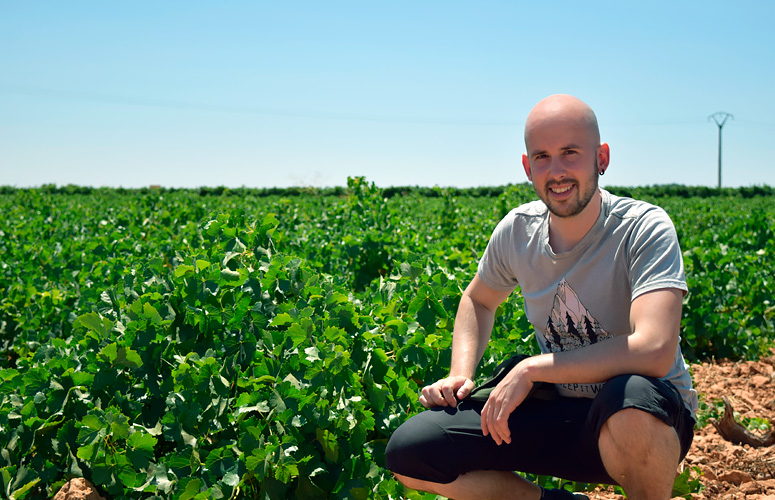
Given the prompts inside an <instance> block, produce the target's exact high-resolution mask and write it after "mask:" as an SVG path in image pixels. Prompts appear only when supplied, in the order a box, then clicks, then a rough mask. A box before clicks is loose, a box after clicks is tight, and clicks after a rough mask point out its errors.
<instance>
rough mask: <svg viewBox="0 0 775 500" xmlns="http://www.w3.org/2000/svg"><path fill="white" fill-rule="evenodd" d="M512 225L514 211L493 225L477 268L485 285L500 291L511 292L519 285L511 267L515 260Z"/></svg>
mask: <svg viewBox="0 0 775 500" xmlns="http://www.w3.org/2000/svg"><path fill="white" fill-rule="evenodd" d="M513 225H514V213H513V212H511V213H509V214H508V215H507V216H506V217H504V218H503V220H501V221H500V222H499V223H498V225H497V226H496V227H495V231H493V234H492V236H491V237H490V241H489V242H488V243H487V248H485V250H484V254H483V255H482V258H481V260H479V268H478V270H477V274H478V276H479V279H481V280H482V281H483V282H484V284H485V285H487V286H488V287H490V288H492V289H493V290H498V291H500V292H511V291H513V290H514V289H515V288H517V286H518V285H519V282H518V281H517V277H516V273H515V272H514V269H513V266H514V264H515V261H516V258H515V257H516V256H515V253H516V249H515V248H514V246H513V241H512V240H513V234H512V233H513Z"/></svg>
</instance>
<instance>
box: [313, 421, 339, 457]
mask: <svg viewBox="0 0 775 500" xmlns="http://www.w3.org/2000/svg"><path fill="white" fill-rule="evenodd" d="M315 434H316V435H317V438H318V442H319V443H320V445H321V446H322V447H323V452H324V453H325V455H326V460H328V461H329V462H334V463H336V462H338V461H339V443H338V442H337V441H336V436H335V435H334V433H332V432H331V431H329V430H328V429H322V428H320V427H318V428H317V429H316V430H315Z"/></svg>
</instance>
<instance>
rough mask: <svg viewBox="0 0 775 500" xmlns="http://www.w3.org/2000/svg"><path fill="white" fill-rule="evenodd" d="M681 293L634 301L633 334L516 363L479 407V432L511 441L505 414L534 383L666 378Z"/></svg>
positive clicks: (664, 292) (668, 290) (652, 294)
mask: <svg viewBox="0 0 775 500" xmlns="http://www.w3.org/2000/svg"><path fill="white" fill-rule="evenodd" d="M682 302H683V292H682V291H681V290H678V289H674V288H664V289H659V290H654V291H651V292H648V293H645V294H643V295H641V296H639V297H638V298H636V299H635V300H633V301H632V304H631V308H630V327H631V333H630V334H629V335H623V336H619V337H614V338H612V339H609V340H606V341H603V342H598V343H596V344H592V345H589V346H585V347H582V348H579V349H574V350H571V351H564V352H558V353H551V354H542V355H540V356H533V357H531V358H528V359H526V360H525V361H523V362H521V363H519V364H518V365H517V366H515V367H514V369H513V370H511V372H509V374H508V375H506V377H505V378H504V379H503V380H502V381H501V383H500V384H498V386H497V387H496V388H495V389H493V391H492V393H491V394H490V398H489V399H488V401H487V403H486V404H485V406H484V408H483V409H482V431H483V432H484V434H485V435H488V434H491V435H492V438H493V439H494V440H495V442H497V443H498V444H500V443H501V442H503V441H505V442H507V443H510V442H511V436H510V433H509V428H508V417H509V415H510V414H511V412H513V411H514V409H516V407H517V406H519V405H520V404H521V403H522V401H524V399H525V398H526V397H527V394H528V393H529V392H530V389H531V388H532V386H533V383H534V382H539V381H540V382H552V383H579V384H587V383H600V382H605V381H606V380H608V379H610V378H612V377H615V376H616V375H621V374H625V373H636V374H640V375H648V376H652V377H657V378H658V377H664V376H665V375H667V373H668V372H669V371H670V367H671V366H672V364H673V361H674V359H675V351H676V348H677V346H678V335H679V330H680V326H681V306H682Z"/></svg>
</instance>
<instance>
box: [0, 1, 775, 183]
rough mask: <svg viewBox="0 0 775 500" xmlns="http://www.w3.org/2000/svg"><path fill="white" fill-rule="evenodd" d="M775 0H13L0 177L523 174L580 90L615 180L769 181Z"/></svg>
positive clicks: (507, 178) (0, 42)
mask: <svg viewBox="0 0 775 500" xmlns="http://www.w3.org/2000/svg"><path fill="white" fill-rule="evenodd" d="M773 18H775V2H771V1H764V0H762V1H758V2H746V1H740V2H729V1H724V2H718V1H712V0H711V1H704V2H688V1H687V2H676V1H670V2H666V1H661V0H657V1H649V2H637V3H630V2H595V1H590V2H572V1H563V0H557V1H554V2H537V1H532V2H518V1H509V2H507V1H488V0H483V1H479V2H462V1H454V0H453V1H444V2H442V1H427V2H422V1H415V2H404V1H400V0H397V1H391V2H355V1H334V0H332V1H329V2H313V1H289V2H269V1H257V2H235V1H224V2H196V1H186V2H183V1H165V2H148V1H135V2H96V1H79V2H54V1H40V2H11V1H6V0H0V68H2V70H0V185H10V186H17V187H28V186H39V185H41V184H44V183H54V184H57V185H64V184H78V185H89V186H123V187H142V186H148V185H152V184H160V185H162V186H166V187H198V186H219V185H224V186H230V187H238V186H248V187H271V186H335V185H344V184H346V181H347V176H353V175H365V176H366V177H367V179H368V180H370V181H372V182H375V183H376V184H377V185H378V186H383V187H386V186H398V185H401V186H403V185H422V186H434V185H438V186H459V187H470V186H491V185H502V184H507V183H519V182H524V181H525V180H526V179H525V176H524V172H523V171H522V167H521V163H520V162H521V154H522V152H523V151H524V143H523V140H522V129H523V124H524V120H525V117H526V115H527V113H528V112H529V111H530V109H531V108H532V106H533V105H534V104H535V103H536V102H537V101H539V100H540V99H542V98H543V97H545V96H547V95H550V94H554V93H569V94H573V95H575V96H577V97H579V98H581V99H582V100H584V101H586V102H587V103H588V104H590V105H591V106H592V107H593V109H594V110H595V111H596V113H597V115H598V121H599V123H600V128H601V135H602V140H604V141H606V142H608V143H609V145H610V147H611V154H612V159H611V168H610V169H609V170H608V172H607V173H606V176H605V177H604V178H602V184H603V185H617V186H636V185H651V184H666V183H680V184H687V185H706V186H715V185H716V184H717V175H718V174H717V155H718V150H717V148H718V142H717V141H718V128H717V127H716V125H715V124H714V123H713V122H711V121H709V120H708V117H709V116H710V115H711V114H712V113H714V112H717V111H725V112H729V113H731V114H733V115H734V119H733V120H730V121H728V122H727V123H726V125H725V126H724V129H723V180H722V181H723V185H724V186H749V185H754V184H767V185H775V163H774V162H773V159H772V158H773V155H772V144H773V139H772V137H773V135H775V99H773V89H775V30H774V29H773V28H772V19H773Z"/></svg>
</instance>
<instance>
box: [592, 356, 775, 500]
mask: <svg viewBox="0 0 775 500" xmlns="http://www.w3.org/2000/svg"><path fill="white" fill-rule="evenodd" d="M773 365H775V359H773V358H769V359H763V360H760V361H746V362H725V361H722V362H717V363H703V364H700V365H693V366H692V376H693V379H694V385H695V388H696V389H697V392H698V393H699V394H700V402H701V403H704V404H705V405H707V406H708V407H710V408H709V409H705V410H703V412H702V413H701V417H702V416H703V415H704V414H707V413H708V411H710V412H711V413H713V412H714V411H715V413H716V414H717V415H718V416H717V418H718V419H720V418H721V415H722V414H723V408H721V409H718V410H714V409H713V407H715V406H716V404H717V402H720V401H721V398H722V397H724V396H726V398H727V399H728V400H729V402H730V403H731V404H732V407H733V408H734V410H735V412H737V413H739V415H737V418H736V420H737V421H738V422H741V421H744V419H764V420H767V421H769V422H771V423H773V424H775V381H774V380H773V379H774V378H775V376H774V373H775V369H774V368H773ZM753 432H754V434H757V435H758V436H762V435H764V434H765V431H753ZM683 466H684V467H690V468H694V467H698V468H699V470H700V471H701V475H700V476H699V478H700V484H701V485H702V490H701V491H700V492H699V493H693V494H692V500H706V499H707V500H710V499H714V500H738V499H747V500H775V446H767V447H758V448H756V447H751V446H749V445H738V444H733V443H731V442H729V441H726V440H725V439H724V438H722V437H721V435H720V434H719V432H718V430H716V428H715V427H714V426H713V425H711V424H707V425H706V426H704V427H703V428H702V429H699V430H698V431H697V432H696V433H695V437H694V443H693V444H692V448H691V449H690V450H689V454H688V455H687V456H686V460H685V462H684V464H683ZM692 474H694V471H692ZM694 477H696V476H694ZM589 497H590V498H591V499H600V500H620V499H623V498H624V497H623V496H621V495H617V494H615V493H613V492H612V491H610V489H609V491H604V490H600V489H599V490H597V491H595V492H593V493H591V494H589Z"/></svg>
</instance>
